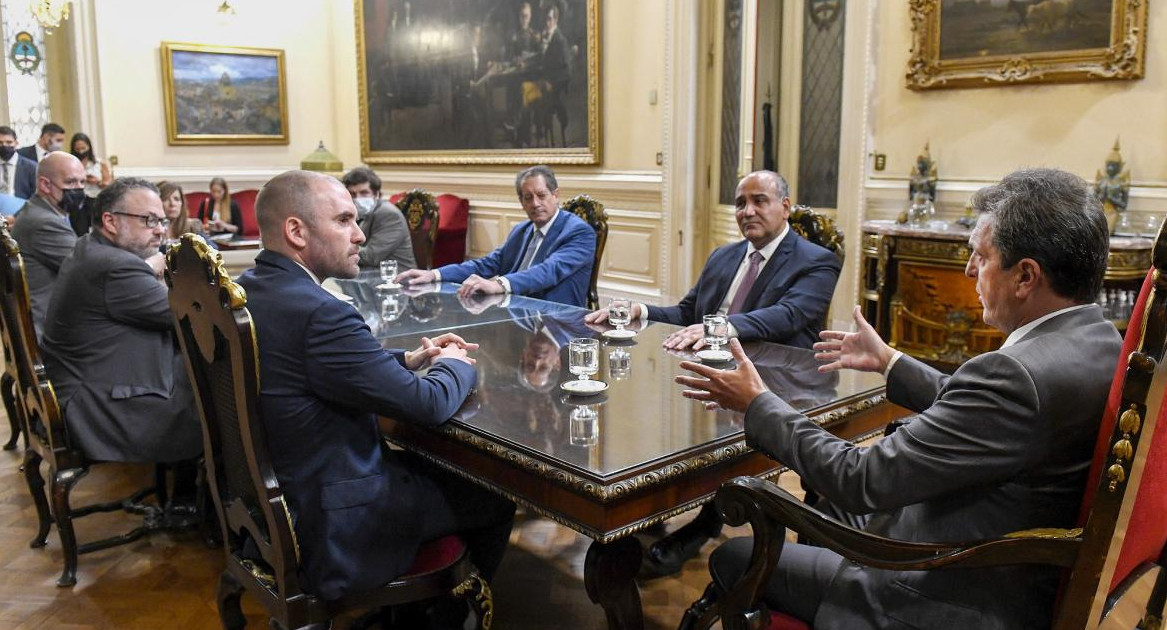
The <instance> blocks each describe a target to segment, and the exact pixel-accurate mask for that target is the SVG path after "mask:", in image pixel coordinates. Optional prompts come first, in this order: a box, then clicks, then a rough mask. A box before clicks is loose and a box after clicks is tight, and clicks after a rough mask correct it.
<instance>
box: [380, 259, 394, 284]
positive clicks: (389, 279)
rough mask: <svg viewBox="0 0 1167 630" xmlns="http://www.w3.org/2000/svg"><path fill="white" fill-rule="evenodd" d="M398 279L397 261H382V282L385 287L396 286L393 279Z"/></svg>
mask: <svg viewBox="0 0 1167 630" xmlns="http://www.w3.org/2000/svg"><path fill="white" fill-rule="evenodd" d="M396 277H397V261H396V260H393V259H389V260H382V261H381V280H382V281H383V282H384V283H385V285H384V286H390V287H392V286H396V283H395V282H393V279H394V278H396Z"/></svg>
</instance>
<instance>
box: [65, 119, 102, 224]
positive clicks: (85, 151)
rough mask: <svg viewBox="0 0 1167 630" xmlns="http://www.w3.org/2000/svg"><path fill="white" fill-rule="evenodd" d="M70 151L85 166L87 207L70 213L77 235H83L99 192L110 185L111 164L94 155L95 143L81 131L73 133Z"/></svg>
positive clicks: (70, 219) (70, 220)
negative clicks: (108, 164)
mask: <svg viewBox="0 0 1167 630" xmlns="http://www.w3.org/2000/svg"><path fill="white" fill-rule="evenodd" d="M69 152H70V153H72V154H73V157H75V158H77V159H78V160H81V166H83V167H85V208H84V209H82V211H81V212H77V213H75V214H71V215H69V222H70V223H72V224H73V231H74V232H76V233H77V236H81V235H82V234H85V233H86V232H88V231H89V223H90V218H91V217H90V215H91V213H92V212H93V201H94V199H97V193H99V192H101V189H102V188H105V187H106V186H108V185H109V182H110V176H109V166H106V164H105V162H102V161H101V160H99V159H97V157H96V156H94V155H93V143H92V142H90V140H89V136H87V135H85V134H83V133H81V132H80V131H79V132H77V133H75V134H73V137H72V138H71V139H70V140H69Z"/></svg>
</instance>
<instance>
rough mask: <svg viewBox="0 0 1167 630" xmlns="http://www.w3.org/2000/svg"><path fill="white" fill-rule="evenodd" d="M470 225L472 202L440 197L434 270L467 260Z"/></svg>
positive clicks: (453, 197) (463, 199) (451, 196)
mask: <svg viewBox="0 0 1167 630" xmlns="http://www.w3.org/2000/svg"><path fill="white" fill-rule="evenodd" d="M469 224H470V200H469V199H465V198H463V197H459V196H457V195H451V194H442V195H438V238H437V240H436V241H434V260H433V266H434V268H437V267H441V266H442V265H454V264H457V263H460V262H462V261H463V260H466V230H467V228H468V227H469Z"/></svg>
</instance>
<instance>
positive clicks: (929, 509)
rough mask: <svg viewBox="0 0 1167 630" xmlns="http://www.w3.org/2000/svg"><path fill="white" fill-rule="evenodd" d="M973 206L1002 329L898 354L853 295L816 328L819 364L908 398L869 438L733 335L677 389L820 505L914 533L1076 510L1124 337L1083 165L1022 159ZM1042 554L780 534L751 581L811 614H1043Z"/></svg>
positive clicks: (880, 619)
mask: <svg viewBox="0 0 1167 630" xmlns="http://www.w3.org/2000/svg"><path fill="white" fill-rule="evenodd" d="M973 207H974V208H976V209H977V210H978V211H979V212H980V220H979V221H978V223H977V226H976V229H974V230H973V233H972V235H971V237H970V238H969V245H970V248H971V249H972V256H971V257H970V259H969V262H968V267H967V268H966V275H968V276H969V277H970V278H973V279H974V280H976V288H977V293H978V294H979V295H980V299H981V303H982V304H983V306H984V320H985V322H986V323H988V324H989V325H991V326H993V327H995V328H997V329H999V330H1001V331H1002V332H1004V333H1006V334H1007V335H1008V336H1007V338H1006V339H1005V343H1004V345H1003V346H1002V347H1001V349H1000V350H997V351H995V352H989V353H986V354H982V355H980V356H977V357H975V358H973V359H971V360H969V361H968V362H966V363H965V364H963V365H962V366H960V367H959V368H958V369H957V370H956V372H955V373H953V374H952V375H951V376H945V375H943V374H941V373H940V372H938V371H936V370H935V369H933V368H931V367H928V366H926V365H924V364H923V363H921V362H919V361H916V360H915V359H912V358H909V357H906V356H903V355H902V354H901V353H898V352H896V351H894V350H893V349H892V348H891V347H889V346H888V345H887V344H885V343H883V341H881V340H880V339H879V336H878V335H877V334H876V333H875V330H874V329H873V328H872V327H871V326H870V325H868V324H867V322H866V321H864V320H863V317H862V316H861V315H860V312H859V309H858V308H856V310H855V321H856V324H857V326H858V331H857V332H838V331H825V332H823V333H822V338H823V339H824V341H822V342H820V343H818V344H815V349H816V350H818V351H819V353H818V355H817V356H818V358H820V359H822V360H826V361H827V362H828V363H826V364H825V365H823V366H821V367H820V370H823V371H833V370H837V369H840V368H850V369H857V370H863V371H871V372H883V373H884V374H886V376H887V379H888V386H887V394H888V398H889V399H890V400H891V401H892V402H895V403H897V404H900V405H902V406H904V407H907V408H909V409H911V410H913V411H916V412H917V415H916V416H913V417H912V418H910V419H909V421H908V423H907V424H905V425H904V426H902V427H900V428H899V430H897V431H896V432H895V433H893V434H892V435H890V436H888V437H886V438H884V439H882V440H881V441H879V442H878V443H876V444H875V445H874V446H871V447H869V448H859V447H856V446H854V445H852V444H850V443H848V442H846V441H844V440H840V439H838V438H835V437H833V436H832V435H830V434H829V433H827V432H826V431H824V430H822V429H821V428H819V427H818V426H817V425H815V424H814V423H813V422H810V421H809V420H807V418H806V417H805V416H803V415H801V414H799V413H798V412H797V411H795V410H794V409H792V408H791V407H790V406H789V405H788V404H786V402H785V401H783V400H782V399H781V398H779V397H778V396H776V395H774V394H773V393H770V392H767V391H766V388H765V386H764V385H763V384H762V382H761V381H760V380H759V379H758V377H757V372H756V371H755V370H754V367H753V365H751V364H750V362H749V360H748V359H746V357H745V356H744V355H743V354H742V352H741V346H740V344H738V343H736V342H734V343H731V348H732V349H733V352H734V353H735V355H736V356H737V361H738V363H739V367H738V369H737V370H732V371H730V370H726V371H718V370H713V369H710V368H708V367H705V366H700V365H695V364H692V363H683V364H682V367H685V368H686V369H689V370H691V371H693V372H695V373H696V374H697V375H698V377H692V376H681V377H678V378H677V380H678V382H680V383H681V384H683V385H685V386H686V387H688V388H689V389H687V390H686V391H685V393H684V395H685V396H687V397H689V398H694V399H697V400H702V401H706V404H707V405H708V406H712V405H720V406H722V407H726V408H729V409H734V410H737V411H744V412H745V413H746V416H745V430H746V438H747V440H748V442H749V443H750V444H751V445H753V446H754V447H756V448H758V449H761V450H762V451H764V452H766V453H767V454H769V455H770V456H772V457H774V458H775V459H777V460H778V461H781V462H783V463H784V464H787V465H789V466H790V467H791V468H792V469H793V470H795V471H796V472H798V474H799V475H800V476H801V477H802V479H804V480H805V481H806V483H807V484H809V485H810V486H811V487H812V488H814V489H815V490H816V491H818V493H819V494H820V495H822V497H824V498H825V500H826V501H827V502H828V503H829V505H826V506H820V507H826V508H827V510H826V511H829V512H831V513H833V514H835V515H837V516H839V517H840V518H843V519H845V520H847V521H849V522H851V523H853V524H855V525H857V526H860V527H863V528H864V529H866V530H867V531H869V532H871V533H874V534H878V535H881V536H888V537H891V538H899V539H904V540H910V541H918V542H953V541H970V540H979V539H986V538H995V537H999V536H1002V535H1004V534H1007V533H1009V532H1013V531H1018V530H1024V529H1030V528H1036V527H1066V528H1068V527H1073V526H1074V522H1075V519H1076V515H1077V511H1078V507H1079V504H1080V503H1081V500H1082V494H1083V491H1084V487H1085V481H1086V475H1087V472H1088V469H1089V467H1090V460H1091V456H1092V452H1093V447H1094V442H1095V439H1096V437H1097V433H1098V424H1099V421H1100V419H1101V417H1102V412H1103V408H1104V406H1105V404H1106V397H1107V394H1108V391H1109V389H1110V382H1111V379H1112V376H1113V374H1114V370H1115V366H1116V364H1117V360H1118V354H1119V348H1120V346H1121V339H1120V338H1119V335H1118V333H1117V332H1116V331H1115V329H1114V326H1113V325H1112V324H1111V323H1110V322H1109V321H1107V320H1106V319H1104V318H1103V317H1102V312H1101V309H1099V307H1098V306H1096V305H1094V304H1093V301H1094V299H1095V297H1096V296H1097V295H1098V292H1099V290H1100V289H1101V286H1102V275H1103V273H1104V271H1105V269H1106V256H1107V250H1108V247H1109V240H1108V237H1107V227H1106V219H1105V217H1104V216H1103V214H1102V209H1101V208H1100V207H1099V204H1098V202H1097V201H1096V200H1095V198H1094V197H1093V195H1092V194H1091V193H1090V190H1089V189H1088V187H1087V185H1086V183H1085V182H1084V181H1082V180H1081V179H1080V178H1078V177H1077V176H1075V175H1071V174H1069V173H1065V172H1062V171H1056V170H1051V169H1034V170H1025V171H1018V172H1016V173H1013V174H1011V175H1009V176H1008V177H1006V178H1005V179H1004V180H1002V181H1001V183H999V184H996V185H993V186H989V187H987V188H984V189H982V190H981V191H980V192H978V193H977V194H976V196H975V197H974V198H973ZM749 555H750V541H749V539H747V538H741V539H735V540H731V541H730V542H728V543H726V544H725V545H723V546H722V547H720V548H719V549H717V550H716V551H715V552H714V554H713V556H712V558H711V560H710V573H711V574H712V575H713V578H714V580H715V581H716V582H718V583H719V584H720V585H721V586H722V587H727V586H729V585H730V584H732V583H733V582H734V581H736V580H737V579H738V577H739V576H740V575H741V574H742V572H743V571H744V568H745V566H746V564H747V562H748V558H749ZM1057 586H1058V571H1057V569H1055V568H1051V567H1038V566H1023V565H1021V566H1013V567H1002V568H990V569H957V570H949V571H909V572H897V571H887V570H880V569H873V568H870V567H865V566H861V565H859V564H857V563H851V562H846V561H844V560H843V559H842V558H841V557H840V556H839V555H837V554H835V553H834V552H832V551H830V550H827V549H823V548H818V547H809V546H804V545H795V544H787V545H786V546H785V548H784V549H783V552H782V555H781V557H780V559H779V562H778V567H777V569H776V570H775V573H774V576H773V578H772V580H771V582H770V584H769V585H768V586H767V590H766V592H765V599H766V603H767V604H768V605H769V606H770V607H771V608H773V609H776V610H780V611H782V612H785V613H787V614H791V615H793V616H795V617H798V618H799V619H802V620H803V621H805V622H807V623H810V624H812V625H813V627H815V628H820V629H821V628H891V627H895V628H900V627H903V628H907V627H912V628H941V627H943V628H988V629H1004V628H1048V627H1049V626H1050V623H1051V612H1052V610H1053V604H1054V597H1055V593H1056V591H1057Z"/></svg>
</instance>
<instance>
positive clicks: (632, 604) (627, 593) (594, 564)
mask: <svg viewBox="0 0 1167 630" xmlns="http://www.w3.org/2000/svg"><path fill="white" fill-rule="evenodd" d="M641 554H642V552H641V549H640V541H639V540H637V539H636V538H635V537H633V536H626V537H624V538H621V539H619V540H616V541H613V542H610V543H606V544H605V543H601V542H600V541H598V540H597V541H593V542H592V544H591V546H590V547H588V555H587V559H586V560H585V561H584V585H585V586H586V587H587V591H588V598H590V599H591V600H592V602H593V603H596V604H599V605H600V606H602V607H603V608H604V613H605V614H606V615H607V617H608V628H609V630H642V629H643V628H644V611H642V610H641V608H640V591H639V589H637V587H636V582H635V581H633V578H635V577H636V572H637V571H639V570H640V561H641Z"/></svg>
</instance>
